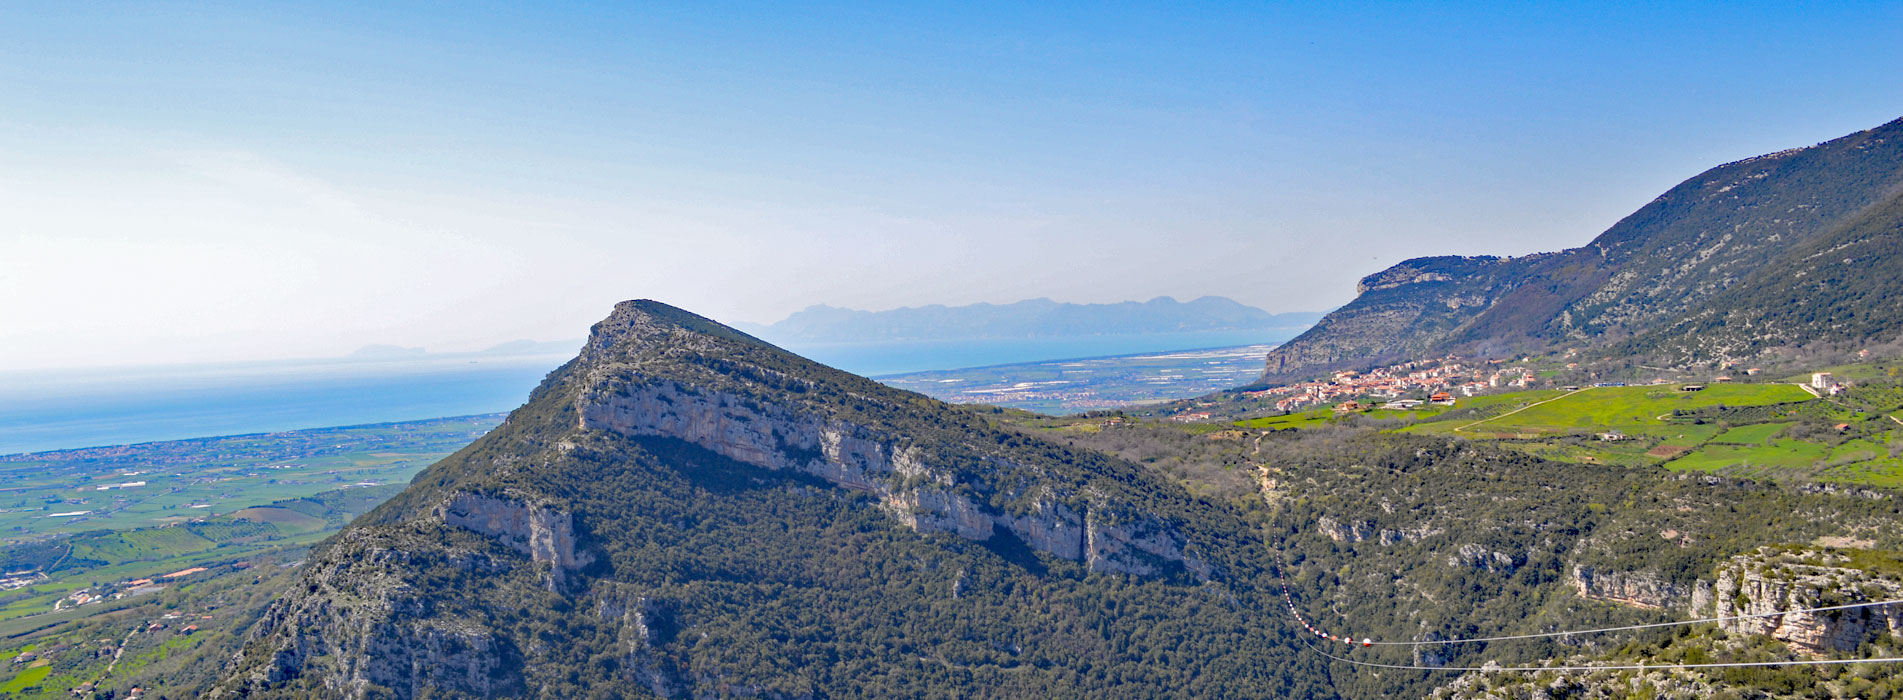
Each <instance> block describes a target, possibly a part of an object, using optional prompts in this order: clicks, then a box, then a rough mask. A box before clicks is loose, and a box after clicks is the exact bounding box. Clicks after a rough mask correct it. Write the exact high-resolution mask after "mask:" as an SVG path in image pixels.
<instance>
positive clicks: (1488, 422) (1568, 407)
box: [1455, 384, 1813, 436]
mask: <svg viewBox="0 0 1903 700" xmlns="http://www.w3.org/2000/svg"><path fill="white" fill-rule="evenodd" d="M1812 398H1813V397H1812V396H1811V395H1810V394H1809V393H1808V392H1805V391H1804V390H1803V389H1799V388H1797V387H1795V386H1791V385H1789V384H1714V385H1711V386H1709V387H1706V388H1705V390H1703V391H1697V392H1685V391H1679V390H1678V387H1675V386H1669V385H1667V386H1623V387H1596V388H1588V389H1582V390H1580V391H1577V392H1573V393H1570V394H1566V395H1563V396H1560V397H1557V398H1554V399H1552V400H1550V401H1546V402H1544V403H1539V404H1537V405H1532V406H1529V407H1527V408H1525V409H1524V410H1520V411H1516V412H1513V413H1510V414H1506V415H1501V416H1498V417H1494V418H1489V419H1485V420H1480V421H1475V422H1473V423H1469V424H1466V425H1462V426H1459V427H1458V428H1456V429H1455V430H1456V431H1458V432H1461V433H1473V434H1480V435H1495V436H1516V435H1525V434H1535V435H1551V434H1556V433H1598V432H1604V431H1609V430H1619V431H1622V432H1626V433H1643V434H1648V435H1660V436H1663V435H1664V434H1666V433H1669V432H1671V431H1673V430H1675V429H1676V428H1677V427H1678V426H1677V425H1676V424H1675V423H1676V422H1675V421H1672V420H1670V419H1671V417H1672V416H1671V414H1672V412H1673V411H1689V410H1695V409H1700V408H1707V407H1715V406H1767V405H1774V404H1783V403H1793V402H1801V401H1809V400H1811V399H1812Z"/></svg>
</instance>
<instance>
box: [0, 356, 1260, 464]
mask: <svg viewBox="0 0 1903 700" xmlns="http://www.w3.org/2000/svg"><path fill="white" fill-rule="evenodd" d="M1286 339H1287V334H1286V333H1281V332H1274V331H1270V332H1261V331H1256V332H1242V331H1211V332H1194V333H1155V334H1143V335H1095V336H1076V337H1055V338H1028V339H1011V340H961V341H910V342H884V343H827V344H799V343H787V344H783V345H782V347H784V348H786V349H788V350H791V351H793V352H795V353H799V354H801V355H804V356H806V357H808V358H810V359H813V360H816V361H818V362H821V363H824V364H827V365H831V366H834V367H838V368H840V369H843V370H846V371H848V372H853V373H855V374H859V375H863V376H868V377H874V378H877V377H879V376H884V375H893V374H902V373H907V372H921V371H927V370H947V369H961V368H967V367H987V366H993V365H1006V364H1018V363H1026V362H1043V361H1049V360H1062V359H1069V358H1079V357H1103V356H1110V355H1128V354H1134V353H1146V352H1158V351H1164V350H1187V349H1198V348H1216V347H1233V346H1239V345H1251V344H1259V343H1273V342H1280V341H1283V340H1286ZM571 357H572V355H525V356H489V355H480V354H478V355H426V356H421V357H404V358H394V359H375V360H363V359H357V360H310V361H284V362H256V363H236V364H217V365H195V366H172V367H136V368H120V369H110V370H59V371H46V372H32V373H21V372H13V373H5V374H0V454H16V453H23V452H44V451H50V450H63V449H73V448H81V447H98V446H106V445H126V444H134V443H141V442H153V441H159V440H183V439H188V438H197V437H209V436H219V435H246V434H254V433H269V432H278V431H284V430H300V429H306V428H324V427H332V426H340V425H363V424H370V423H388V422H396V421H407V420H423V419H428V418H441V417H446V416H463V415H474V414H480V413H496V412H503V411H509V410H512V409H514V408H515V407H517V406H520V405H521V404H522V402H523V401H524V400H526V399H527V398H528V394H529V391H530V390H531V389H534V388H535V386H536V385H537V384H538V383H540V382H541V381H542V379H543V378H544V377H545V376H547V375H548V373H549V372H551V371H553V370H554V369H555V368H557V367H559V366H561V364H562V363H563V362H566V361H568V360H569V359H570V358H571Z"/></svg>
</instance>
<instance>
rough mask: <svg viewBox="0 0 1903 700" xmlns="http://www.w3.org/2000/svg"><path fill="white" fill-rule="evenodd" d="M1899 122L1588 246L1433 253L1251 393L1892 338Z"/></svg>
mask: <svg viewBox="0 0 1903 700" xmlns="http://www.w3.org/2000/svg"><path fill="white" fill-rule="evenodd" d="M1900 198H1903V120H1898V121H1893V122H1890V123H1888V124H1885V125H1883V126H1881V127H1878V128H1875V129H1871V130H1868V131H1861V132H1857V133H1855V134H1851V135H1849V136H1845V137H1843V138H1839V139H1835V140H1832V141H1829V142H1826V143H1822V144H1819V145H1816V146H1812V147H1809V148H1799V149H1792V150H1787V151H1780V152H1778V153H1772V154H1769V155H1765V156H1759V157H1756V158H1750V159H1746V160H1741V161H1738V162H1735V163H1729V164H1726V165H1721V166H1719V167H1716V168H1712V169H1711V170H1708V171H1706V172H1704V173H1701V174H1699V175H1698V176H1697V177H1693V178H1691V179H1689V180H1686V181H1685V182H1683V183H1681V184H1679V185H1678V186H1676V187H1673V188H1672V189H1671V190H1670V191H1668V192H1666V193H1665V194H1663V195H1661V196H1659V198H1657V199H1655V200H1653V201H1652V202H1651V203H1649V204H1647V205H1645V206H1644V207H1643V208H1641V209H1639V210H1638V211H1637V212H1634V213H1633V214H1632V215H1630V216H1627V217H1626V218H1625V219H1624V220H1621V221H1620V222H1619V223H1617V224H1615V225H1614V226H1613V227H1612V228H1610V229H1608V230H1607V231H1606V232H1605V233H1603V234H1601V235H1600V236H1599V237H1598V238H1596V239H1594V240H1593V241H1592V242H1591V243H1588V244H1587V245H1585V246H1583V247H1579V248H1573V249H1570V250H1565V251H1560V252H1557V253H1542V254H1538V255H1529V256H1525V257H1520V258H1501V257H1493V256H1477V257H1459V256H1447V257H1432V258H1417V259H1414V260H1408V261H1405V262H1402V263H1400V264H1398V265H1395V266H1394V267H1391V268H1388V269H1387V270H1384V271H1381V272H1379V273H1376V274H1373V275H1369V276H1368V277H1366V278H1364V279H1362V280H1361V284H1360V288H1359V291H1360V296H1358V297H1357V298H1356V299H1355V300H1354V301H1352V302H1350V303H1348V304H1347V305H1346V306H1343V307H1341V308H1339V309H1336V310H1335V311H1333V312H1331V313H1329V314H1328V315H1327V316H1325V317H1324V318H1322V320H1321V321H1320V322H1319V323H1317V324H1316V325H1315V326H1314V327H1313V328H1311V329H1310V330H1309V331H1307V332H1306V333H1303V334H1302V335H1301V336H1299V337H1297V338H1296V339H1294V340H1292V341H1290V342H1288V343H1286V344H1284V345H1283V346H1281V347H1280V348H1277V349H1276V350H1274V351H1273V352H1271V353H1270V354H1269V356H1268V362H1267V367H1266V368H1265V373H1264V375H1263V378H1262V381H1263V383H1269V384H1275V383H1285V382H1289V381H1296V380H1300V379H1304V378H1307V377H1311V376H1315V375H1317V374H1320V373H1324V372H1328V371H1331V370H1336V369H1348V368H1358V367H1366V366H1373V365H1378V364H1385V363H1388V362H1390V361H1395V360H1402V359H1412V358H1418V357H1421V356H1427V355H1438V354H1442V353H1447V352H1459V353H1463V354H1478V355H1491V356H1498V355H1503V354H1519V353H1525V352H1539V351H1542V350H1546V349H1551V348H1555V347H1560V346H1567V347H1579V348H1583V349H1586V350H1589V351H1591V352H1593V353H1597V354H1598V355H1600V356H1615V355H1616V356H1632V355H1637V356H1641V357H1648V358H1649V359H1653V360H1656V361H1660V362H1666V363H1677V364H1687V363H1699V362H1711V361H1715V360H1723V359H1730V358H1745V357H1750V356H1752V355H1755V354H1758V353H1762V352H1766V351H1768V350H1769V349H1771V348H1774V347H1785V346H1792V345H1807V344H1814V343H1864V342H1886V341H1890V340H1894V339H1895V338H1896V337H1897V335H1898V332H1899V330H1903V313H1899V312H1903V279H1900V278H1903V276H1900V275H1899V274H1898V272H1899V271H1903V244H1899V239H1900V238H1903V199H1900Z"/></svg>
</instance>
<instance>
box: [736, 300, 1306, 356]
mask: <svg viewBox="0 0 1903 700" xmlns="http://www.w3.org/2000/svg"><path fill="white" fill-rule="evenodd" d="M1321 316H1322V315H1321V314H1320V313H1313V312H1295V313H1282V314H1273V313H1269V312H1267V311H1263V310H1262V309H1258V308H1255V307H1253V306H1247V305H1244V304H1241V303H1237V302H1236V301H1234V300H1231V299H1226V298H1223V297H1216V296H1206V297H1202V298H1199V299H1196V300H1194V301H1189V302H1179V301H1177V300H1175V299H1172V298H1170V297H1157V298H1155V299H1151V300H1149V301H1147V302H1135V301H1126V302H1122V303H1118V304H1070V303H1062V302H1056V301H1052V300H1050V299H1031V300H1027V301H1020V302H1016V303H1011V304H970V305H966V306H943V305H938V304H934V305H931V306H920V307H906V308H900V309H892V310H889V311H859V310H854V309H842V308H838V307H833V306H825V305H818V306H810V307H807V308H806V309H805V310H802V311H799V312H797V313H794V314H793V315H791V316H788V317H787V318H786V319H785V320H782V321H780V322H778V323H774V324H771V325H760V324H746V323H742V324H735V327H736V328H739V329H740V330H743V331H746V332H747V333H750V334H753V335H756V336H759V337H761V338H764V339H766V340H769V341H772V342H776V343H782V344H784V343H865V342H886V341H909V340H975V339H1005V338H1047V337H1064V336H1091V335H1138V334H1153V333H1185V332H1201V331H1248V330H1262V331H1278V330H1279V331H1291V332H1292V331H1295V330H1299V329H1302V328H1306V327H1308V326H1309V325H1311V324H1313V323H1314V322H1315V321H1316V320H1317V319H1320V318H1321Z"/></svg>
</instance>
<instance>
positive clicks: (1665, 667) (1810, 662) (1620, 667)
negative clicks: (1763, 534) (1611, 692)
mask: <svg viewBox="0 0 1903 700" xmlns="http://www.w3.org/2000/svg"><path fill="white" fill-rule="evenodd" d="M1306 643H1307V644H1308V648H1310V649H1313V650H1315V653H1317V654H1321V655H1322V656H1326V657H1328V658H1330V659H1334V660H1336V661H1340V662H1342V663H1347V664H1354V665H1356V666H1369V667H1373V668H1392V669H1402V670H1413V671H1461V672H1467V671H1480V672H1483V673H1518V672H1529V673H1531V672H1539V671H1642V670H1658V671H1671V670H1680V669H1699V668H1748V667H1754V666H1841V665H1846V664H1886V663H1897V662H1903V657H1884V658H1879V659H1794V660H1791V661H1736V662H1731V663H1711V664H1611V665H1606V666H1411V665H1402V664H1381V663H1374V662H1371V661H1356V660H1354V659H1350V658H1346V657H1341V656H1336V655H1334V654H1330V653H1328V652H1326V651H1323V650H1322V648H1321V647H1318V646H1315V644H1314V643H1313V642H1306Z"/></svg>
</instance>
